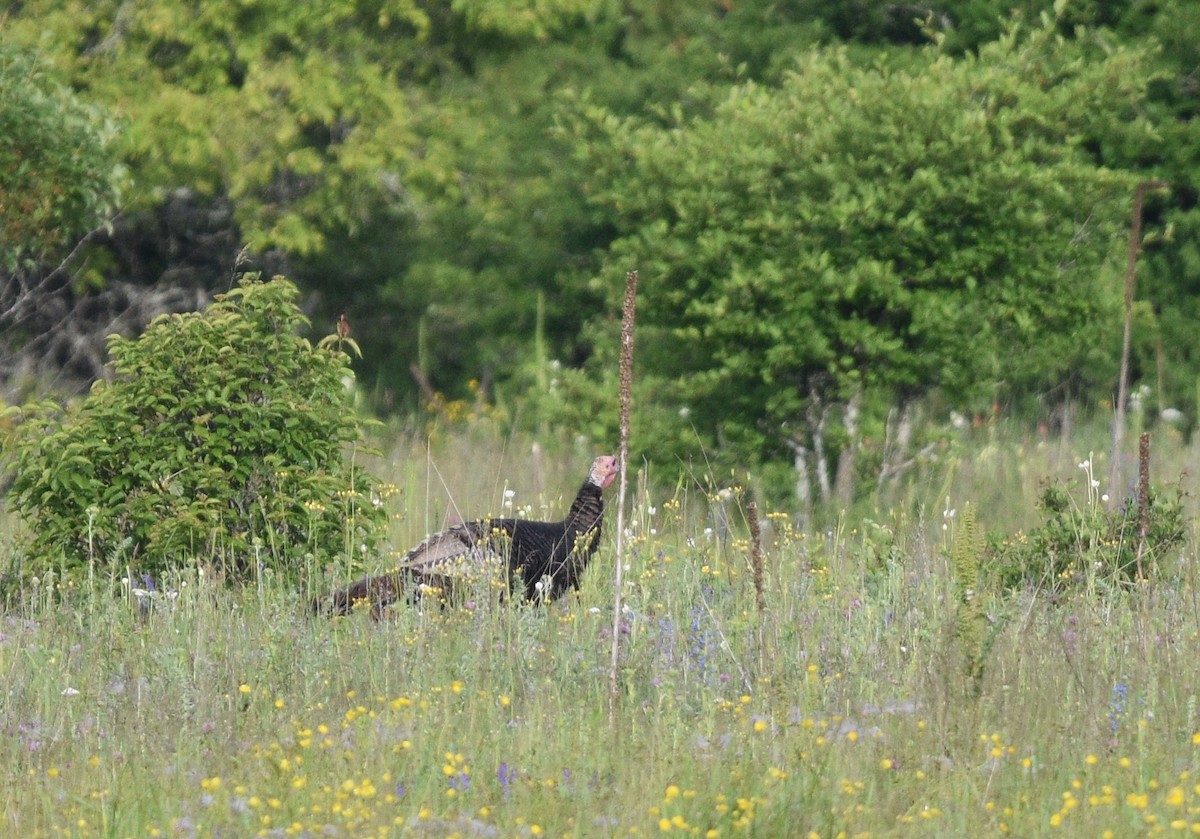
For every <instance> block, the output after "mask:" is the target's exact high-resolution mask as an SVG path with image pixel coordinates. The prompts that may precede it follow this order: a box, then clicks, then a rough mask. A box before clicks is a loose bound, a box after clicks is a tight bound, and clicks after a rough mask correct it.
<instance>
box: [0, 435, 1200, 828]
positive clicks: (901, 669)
mask: <svg viewBox="0 0 1200 839" xmlns="http://www.w3.org/2000/svg"><path fill="white" fill-rule="evenodd" d="M481 435H482V436H481ZM1096 436H1097V437H1102V431H1097V432H1096ZM498 443H499V444H500V445H498ZM1090 445H1092V442H1091V441H1090V440H1088V439H1087V437H1086V435H1083V436H1082V437H1081V438H1080V439H1077V440H1074V441H1058V440H1039V439H1038V438H1036V437H1031V438H1028V439H1026V438H1024V437H1022V436H1019V435H1016V434H1012V433H1007V432H1003V431H1002V430H998V431H990V432H981V433H978V434H975V435H973V436H972V437H971V438H970V439H965V438H964V440H962V441H960V442H959V443H957V444H955V446H952V447H951V448H950V449H948V450H946V451H945V452H943V454H942V455H941V456H940V457H939V459H938V461H937V462H930V463H928V464H926V465H924V466H923V467H921V469H919V470H918V471H917V472H915V473H914V476H913V480H912V482H911V483H910V484H909V485H908V486H907V487H906V488H904V489H903V491H901V492H899V493H898V494H897V496H896V497H895V499H894V501H893V503H891V504H889V506H887V507H882V506H878V505H876V506H872V505H871V504H868V505H867V506H865V507H863V508H862V509H859V510H856V511H853V512H850V513H847V514H846V515H844V516H842V517H840V518H838V519H836V520H834V521H833V523H832V524H830V525H829V526H827V527H823V528H814V529H812V530H808V531H804V530H800V529H798V528H797V526H796V525H795V523H794V521H795V520H794V519H793V517H792V516H791V514H790V511H788V510H786V509H784V510H772V509H769V508H768V507H767V506H766V505H764V504H762V503H761V502H760V505H759V507H760V509H759V517H760V519H761V523H762V531H763V536H764V565H765V568H764V592H763V594H764V604H763V605H764V610H763V613H762V618H761V619H760V617H759V612H758V610H757V608H756V603H755V591H754V585H753V580H752V573H751V568H750V553H751V550H750V545H749V542H748V538H747V536H746V528H745V522H744V517H743V515H742V512H741V507H740V503H739V498H744V497H745V496H744V495H739V494H738V492H737V491H736V490H735V491H734V492H733V493H732V494H730V493H721V492H719V491H718V490H719V489H720V487H719V486H718V485H717V484H716V483H714V485H713V486H699V485H694V484H691V483H689V482H687V481H680V482H678V483H677V482H676V481H675V479H674V472H672V471H670V470H668V469H667V468H666V467H657V468H660V469H661V471H662V474H661V475H659V474H653V473H652V474H649V475H647V474H645V472H643V473H642V474H641V475H639V476H634V478H633V480H632V481H631V486H632V492H631V496H630V504H629V507H628V513H629V515H628V520H627V527H628V532H627V544H628V549H629V552H628V555H627V556H626V557H625V562H626V563H627V566H628V567H627V569H626V571H625V573H624V579H625V590H624V592H623V601H624V608H625V610H624V613H623V616H622V621H621V624H620V631H621V633H622V635H623V637H622V638H621V645H620V650H621V659H620V667H619V680H620V681H619V687H620V693H619V701H618V704H617V707H616V709H615V713H614V714H613V715H611V716H610V714H609V711H608V706H609V685H608V671H609V664H610V655H611V649H612V637H611V633H612V627H613V619H612V614H611V611H610V610H611V603H612V590H611V589H612V579H613V562H614V555H613V544H612V543H613V539H612V536H611V533H610V534H609V536H608V537H606V539H605V541H604V543H603V545H602V548H601V550H600V551H599V553H598V554H597V557H596V559H595V561H594V565H593V567H592V569H591V570H590V571H589V573H588V575H587V576H586V578H585V582H584V586H583V590H582V591H581V593H580V594H579V596H578V597H574V596H572V597H569V598H567V599H565V600H563V601H561V602H558V603H552V604H549V605H548V606H547V607H542V608H538V607H532V606H515V605H503V604H501V603H499V602H498V600H497V599H496V598H492V597H486V596H483V597H480V598H478V599H475V600H472V601H470V602H468V603H465V604H462V605H460V606H455V607H450V608H439V607H437V606H436V605H433V604H426V605H424V606H422V607H413V606H406V605H398V606H396V607H394V608H393V609H392V610H391V611H390V613H389V615H388V618H387V619H386V620H385V621H382V622H379V623H375V622H372V621H371V620H370V619H369V617H368V616H367V615H365V614H356V615H352V616H349V617H346V618H338V619H332V620H331V619H327V618H317V617H313V616H311V615H310V614H309V613H308V611H307V608H306V603H307V599H308V597H309V596H310V595H312V594H315V593H319V592H320V591H321V590H323V589H324V588H325V587H327V586H329V585H333V584H335V583H341V582H344V581H345V580H346V579H347V577H348V576H349V575H350V574H351V573H354V571H355V569H356V568H357V567H358V566H359V565H362V564H364V562H365V564H366V565H368V566H369V567H372V568H383V567H386V565H387V563H388V561H389V558H388V557H368V558H366V559H365V560H364V559H363V558H362V557H359V556H354V555H353V553H352V552H351V555H349V556H347V557H335V558H314V559H313V560H312V562H311V567H310V568H307V569H305V572H304V578H305V580H306V581H307V588H302V589H301V590H297V588H296V587H295V586H294V585H293V584H291V583H289V582H287V581H285V580H284V579H282V578H281V577H279V576H276V575H271V574H266V575H264V576H263V577H261V578H260V579H258V580H257V581H256V582H255V584H253V585H248V586H244V587H230V586H227V585H223V584H221V583H219V582H218V581H215V580H213V579H212V578H211V577H210V576H205V575H204V574H202V573H200V572H198V571H193V572H189V573H185V574H182V575H180V576H179V577H177V578H174V579H170V580H161V581H158V585H157V589H156V590H155V591H153V592H151V593H148V594H146V595H144V596H136V595H134V594H132V593H131V591H130V587H129V584H126V583H124V582H123V581H121V580H120V579H117V578H115V577H110V576H106V575H104V574H97V575H95V577H94V578H93V579H91V580H90V581H83V582H76V583H75V584H74V585H73V586H70V587H68V588H66V589H63V588H61V587H60V586H61V585H62V584H58V583H55V582H54V578H53V577H50V578H48V579H45V580H40V581H39V585H38V586H31V587H29V588H27V589H26V590H25V591H23V592H22V596H21V599H20V602H19V603H18V604H15V605H14V606H13V607H12V608H10V609H9V610H8V612H7V613H6V614H4V615H3V616H0V684H3V686H4V689H3V691H2V692H0V773H2V774H3V778H4V783H3V784H2V785H0V813H2V815H0V835H5V836H14V837H15V836H21V837H142V836H185V837H186V836H196V837H208V836H214V837H215V836H220V837H248V836H259V835H261V836H307V837H323V836H332V837H369V836H380V837H385V836H401V835H412V836H454V835H457V836H463V837H477V836H478V837H484V836H567V835H569V836H582V837H586V836H631V835H641V836H645V835H660V834H675V835H692V836H743V835H744V836H762V837H775V836H787V837H792V836H817V837H837V836H848V837H849V836H928V835H943V836H973V835H985V834H998V833H1007V834H1011V835H1014V836H1042V835H1063V836H1088V837H1099V836H1103V835H1112V836H1118V837H1120V836H1137V835H1155V834H1158V833H1164V834H1187V833H1200V765H1198V762H1200V719H1198V718H1197V707H1196V705H1197V698H1196V697H1197V694H1198V693H1200V668H1198V667H1197V661H1200V655H1198V654H1200V597H1198V596H1197V592H1198V589H1197V585H1196V580H1195V573H1194V569H1195V562H1196V554H1195V548H1194V547H1192V545H1191V544H1189V545H1188V546H1187V547H1186V548H1184V549H1183V550H1182V551H1181V552H1178V554H1177V555H1175V556H1171V557H1168V558H1164V559H1163V560H1162V561H1161V562H1160V564H1159V566H1158V571H1157V573H1156V576H1155V578H1154V579H1153V580H1152V581H1151V582H1150V583H1148V584H1146V585H1144V586H1142V587H1141V588H1140V589H1137V590H1132V591H1130V590H1120V589H1117V590H1113V591H1110V592H1109V593H1107V594H1106V595H1105V596H1104V597H1099V596H1096V595H1095V594H1094V593H1093V594H1091V595H1089V594H1088V593H1087V592H1088V590H1086V589H1081V590H1078V591H1075V592H1067V593H1065V594H1060V595H1055V596H1053V597H1051V596H1048V595H1047V594H1045V593H1042V592H1036V591H1029V592H1024V593H1016V594H1013V593H1002V592H996V591H986V590H985V591H980V592H977V593H975V594H976V596H978V597H980V598H983V599H984V614H985V616H986V619H987V630H986V631H987V639H986V643H985V644H984V653H983V660H982V668H981V672H980V674H979V681H978V685H977V688H978V689H977V690H976V689H975V688H976V686H975V685H973V684H972V682H973V679H972V677H971V676H970V675H968V665H969V663H970V662H969V658H970V656H969V655H968V653H967V652H966V651H965V650H964V649H963V645H962V644H961V643H960V635H961V627H960V626H959V625H958V620H957V618H956V614H957V613H956V607H955V604H956V603H957V602H958V600H959V598H960V596H961V592H959V591H958V590H956V583H955V579H954V575H953V573H952V569H951V567H950V564H949V561H948V556H949V554H950V552H951V547H952V545H953V543H954V539H955V536H956V527H957V526H958V523H959V517H958V515H957V511H958V510H960V509H964V508H965V505H966V504H967V503H971V504H972V505H973V507H974V509H976V510H977V511H978V518H979V520H980V523H981V525H982V526H984V527H986V528H989V529H993V528H997V527H999V528H1002V529H1005V530H1006V532H1010V533H1012V532H1015V529H1016V528H1017V527H1028V526H1032V525H1033V524H1035V523H1036V521H1037V513H1036V510H1035V509H1034V500H1035V499H1036V495H1037V485H1038V483H1039V481H1042V480H1044V479H1046V478H1048V477H1067V478H1079V477H1080V472H1081V470H1080V466H1079V464H1080V463H1081V462H1082V461H1083V460H1084V459H1086V458H1087V457H1088V450H1087V447H1089V446H1090ZM1095 445H1096V447H1097V448H1099V447H1100V446H1101V445H1102V444H1101V443H1099V442H1097V443H1096V444H1095ZM1156 445H1157V446H1158V450H1157V451H1159V454H1158V458H1159V459H1158V461H1156V462H1157V463H1162V464H1170V467H1169V469H1170V470H1171V471H1172V472H1174V473H1176V474H1168V467H1167V466H1165V465H1164V466H1162V467H1160V468H1159V469H1158V473H1157V474H1156V475H1155V481H1156V482H1159V483H1163V482H1170V481H1172V480H1174V479H1175V478H1176V477H1178V474H1179V473H1183V472H1184V471H1187V470H1189V469H1192V466H1193V464H1194V463H1195V461H1196V459H1197V452H1196V450H1195V448H1194V447H1193V448H1188V447H1185V446H1183V445H1182V443H1180V442H1179V441H1177V440H1172V439H1170V438H1169V437H1165V438H1164V439H1163V440H1162V441H1161V443H1157V442H1156ZM1081 449H1082V450H1081ZM481 451H488V452H490V454H489V456H488V457H489V459H488V462H487V468H486V469H481V468H480V466H479V461H480V459H481V455H480V454H479V453H480V452H481ZM432 452H433V453H432V454H431V453H430V450H429V449H426V448H424V446H423V444H422V443H420V442H416V441H414V440H412V439H410V438H403V439H398V440H394V441H392V444H391V445H390V446H388V447H387V450H386V453H385V455H384V457H383V460H382V461H381V462H380V464H379V465H378V468H379V471H380V473H381V474H382V476H383V477H384V478H385V479H386V480H388V481H390V482H391V483H392V484H394V486H395V487H396V494H395V495H394V496H393V497H392V498H391V499H390V500H389V503H390V504H392V506H393V508H394V513H395V516H394V519H395V520H394V522H393V534H392V535H393V541H394V542H395V544H396V546H397V548H403V547H406V546H408V545H410V544H413V543H415V542H416V541H418V540H419V539H420V538H421V537H423V536H424V535H425V533H426V532H428V531H430V530H436V529H438V528H439V527H441V526H443V525H444V524H446V523H447V521H449V520H450V519H451V517H452V516H453V515H454V514H456V513H457V514H460V515H462V516H464V517H473V516H475V515H478V514H480V513H484V512H491V513H509V512H512V513H514V514H524V515H529V516H531V517H536V518H544V517H551V518H554V517H558V516H560V515H561V513H562V512H563V510H564V509H565V507H566V505H567V503H569V500H570V498H571V496H572V494H573V492H574V490H575V489H576V487H577V486H578V483H580V482H581V481H582V477H583V474H584V470H585V467H586V464H587V463H588V462H589V461H590V459H591V456H592V455H594V454H595V452H593V451H591V449H590V448H587V447H585V446H582V445H578V446H575V445H566V446H561V447H558V448H557V449H556V450H555V455H554V457H550V456H549V455H540V456H535V455H532V454H530V453H529V449H528V446H527V445H526V444H524V443H520V442H516V441H510V442H509V443H508V444H504V443H503V441H498V440H497V439H495V438H494V436H489V435H488V434H487V433H485V432H472V433H464V434H462V435H460V436H455V437H451V438H448V439H445V440H443V441H442V442H440V443H438V444H436V445H435V446H434V448H433V449H432ZM1095 471H1096V473H1097V474H1104V471H1103V470H1102V469H1100V468H1097V469H1096V470H1095ZM1193 471H1194V470H1193ZM656 487H657V488H656ZM506 489H508V490H511V492H512V494H511V496H508V495H506V493H505V490H506ZM610 503H611V499H610ZM506 505H511V508H510V507H508V506H506ZM613 521H615V519H614V518H610V519H609V522H610V525H611V523H612V522H613ZM3 550H5V551H11V550H12V549H11V548H4V549H3ZM3 559H4V560H5V561H7V560H8V557H3Z"/></svg>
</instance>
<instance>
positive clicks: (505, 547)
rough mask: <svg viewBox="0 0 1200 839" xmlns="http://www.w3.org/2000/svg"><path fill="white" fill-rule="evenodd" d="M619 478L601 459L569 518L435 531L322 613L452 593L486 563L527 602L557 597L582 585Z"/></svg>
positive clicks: (337, 596)
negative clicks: (606, 492)
mask: <svg viewBox="0 0 1200 839" xmlns="http://www.w3.org/2000/svg"><path fill="white" fill-rule="evenodd" d="M613 473H615V460H614V459H613V458H611V457H605V458H598V459H597V461H596V463H594V464H593V466H592V471H591V473H590V474H589V476H588V480H587V482H586V483H584V485H583V486H582V487H581V488H580V490H579V492H578V494H577V495H576V496H575V500H574V501H573V502H572V503H571V509H570V510H569V511H568V513H567V516H566V518H564V519H563V520H562V521H558V522H542V521H526V520H524V519H511V518H492V519H481V520H479V521H470V522H465V523H463V524H460V525H456V526H454V527H451V528H448V529H446V530H443V531H441V532H439V533H435V534H433V535H432V536H430V537H428V538H427V539H426V540H425V541H424V542H422V543H421V544H419V545H417V546H416V547H415V548H413V549H412V550H411V551H409V552H408V553H407V554H405V555H404V558H403V559H401V560H400V565H399V567H398V568H397V569H396V570H394V571H392V572H390V573H387V574H381V575H377V576H367V577H363V578H362V579H361V580H358V581H357V582H354V583H351V584H350V585H349V586H346V587H345V588H341V589H338V590H337V591H334V592H332V593H331V594H329V595H328V596H326V597H323V598H318V599H317V600H316V601H315V602H314V604H313V606H314V609H315V610H317V611H328V612H331V613H333V614H347V613H349V612H350V611H351V610H352V609H353V608H354V604H355V603H358V602H365V603H367V604H369V605H370V607H371V610H372V613H373V614H374V615H375V616H377V617H378V615H379V613H380V611H381V610H382V609H383V608H384V607H385V606H388V605H390V604H391V603H394V602H396V601H397V600H399V599H401V598H403V597H410V598H411V597H413V596H415V595H418V594H420V593H421V591H422V590H424V589H427V588H433V589H437V590H439V591H441V592H443V593H448V592H449V591H451V590H453V588H454V586H455V581H456V579H458V578H460V577H462V576H463V575H464V573H465V572H466V571H470V570H471V569H478V568H481V567H484V566H486V565H487V564H488V563H495V564H497V565H499V566H500V567H502V568H503V569H504V571H505V573H506V575H507V578H508V585H509V587H510V588H511V589H515V588H516V587H517V585H518V584H519V585H520V586H521V588H522V589H523V591H524V594H525V597H527V598H528V599H530V600H534V599H557V598H558V597H560V596H562V595H563V594H564V593H565V592H566V591H568V590H570V589H578V588H579V580H580V577H581V576H582V574H583V571H584V569H585V568H586V567H587V563H588V560H590V559H591V557H592V554H593V553H594V552H595V550H596V546H597V545H598V544H599V543H600V534H601V529H602V526H603V522H604V497H603V489H604V487H605V486H607V485H608V483H609V481H611V480H612V474H613Z"/></svg>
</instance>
